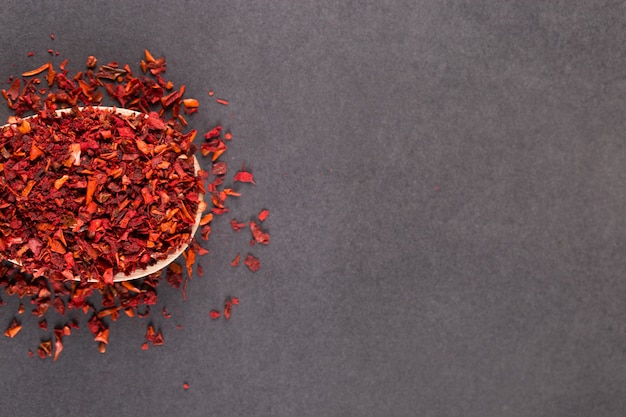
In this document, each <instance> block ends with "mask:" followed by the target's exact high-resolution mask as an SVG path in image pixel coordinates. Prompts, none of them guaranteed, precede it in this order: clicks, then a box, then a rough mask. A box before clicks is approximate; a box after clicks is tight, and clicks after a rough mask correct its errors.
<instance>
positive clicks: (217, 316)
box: [209, 310, 222, 320]
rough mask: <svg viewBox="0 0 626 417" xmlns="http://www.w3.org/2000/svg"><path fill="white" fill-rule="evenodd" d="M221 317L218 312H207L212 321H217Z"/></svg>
mask: <svg viewBox="0 0 626 417" xmlns="http://www.w3.org/2000/svg"><path fill="white" fill-rule="evenodd" d="M221 315H222V313H220V312H219V311H217V310H211V311H210V312H209V316H210V317H211V318H212V319H213V320H217V319H219V318H220V316H221Z"/></svg>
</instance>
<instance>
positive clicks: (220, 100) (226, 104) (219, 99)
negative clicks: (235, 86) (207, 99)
mask: <svg viewBox="0 0 626 417" xmlns="http://www.w3.org/2000/svg"><path fill="white" fill-rule="evenodd" d="M215 101H216V102H218V103H219V104H221V105H222V106H228V100H224V99H222V98H218V99H215Z"/></svg>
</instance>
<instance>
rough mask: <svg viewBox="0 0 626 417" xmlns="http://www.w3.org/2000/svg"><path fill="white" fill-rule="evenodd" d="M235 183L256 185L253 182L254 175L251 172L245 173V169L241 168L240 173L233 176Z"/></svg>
mask: <svg viewBox="0 0 626 417" xmlns="http://www.w3.org/2000/svg"><path fill="white" fill-rule="evenodd" d="M233 180H234V181H235V182H247V183H251V184H254V185H256V182H255V181H254V175H253V174H252V173H251V172H248V171H246V169H245V167H244V166H243V164H242V166H241V171H239V172H237V173H236V174H235V178H234V179H233Z"/></svg>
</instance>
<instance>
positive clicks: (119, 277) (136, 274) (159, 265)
mask: <svg viewBox="0 0 626 417" xmlns="http://www.w3.org/2000/svg"><path fill="white" fill-rule="evenodd" d="M83 108H84V107H79V108H78V110H79V111H80V110H82V109H83ZM92 108H93V109H96V110H103V111H108V112H112V113H115V114H118V115H120V116H123V117H128V116H140V115H142V114H143V113H141V112H138V111H134V110H128V109H124V108H117V107H106V106H93V107H92ZM71 111H72V109H69V108H68V109H60V110H56V111H55V114H56V115H57V116H58V115H61V114H66V113H70V112H71ZM143 115H144V116H145V117H146V118H147V117H148V115H146V114H143ZM35 117H37V115H33V116H28V117H24V118H22V120H28V119H32V118H35ZM5 126H7V125H4V126H1V127H0V128H4V127H5ZM192 158H193V163H194V169H195V173H196V174H198V172H199V170H200V164H199V163H198V160H197V158H196V157H195V156H192ZM198 197H199V200H200V201H202V200H203V198H204V195H202V194H200V195H199V196H198ZM201 206H202V205H199V207H198V212H197V213H196V216H195V222H194V224H193V226H192V228H191V234H190V239H189V241H188V242H184V243H182V244H181V245H180V246H179V247H178V248H177V249H176V250H174V251H172V252H171V253H170V254H168V256H167V257H166V258H164V259H161V260H157V262H156V263H154V264H153V265H149V266H147V267H146V268H145V269H139V268H138V269H136V270H135V271H133V272H132V273H130V274H128V275H126V274H125V273H123V272H120V273H118V274H116V275H114V276H113V281H114V282H120V281H130V280H134V279H138V278H143V277H145V276H148V275H150V274H153V273H156V272H158V271H160V270H162V269H163V268H165V267H167V266H168V265H169V264H170V263H172V262H173V261H175V260H176V259H177V258H178V257H179V256H180V255H181V254H182V253H183V252H184V251H185V250H186V249H187V248H188V247H189V244H190V243H191V239H192V238H193V236H194V235H195V234H196V231H197V230H198V226H199V225H200V219H201V218H202V207H201ZM8 261H9V262H12V263H14V264H16V265H20V262H19V261H17V260H14V259H8ZM74 279H75V280H77V281H80V277H75V278H74ZM89 281H90V282H97V280H94V279H91V280H89Z"/></svg>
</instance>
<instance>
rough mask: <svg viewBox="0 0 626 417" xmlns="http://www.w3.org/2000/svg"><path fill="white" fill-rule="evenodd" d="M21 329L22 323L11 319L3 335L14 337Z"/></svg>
mask: <svg viewBox="0 0 626 417" xmlns="http://www.w3.org/2000/svg"><path fill="white" fill-rule="evenodd" d="M20 330H22V325H21V324H20V323H19V322H18V321H17V319H13V321H12V322H11V324H9V327H8V328H7V329H6V330H5V331H4V335H5V336H7V337H10V338H11V339H12V338H14V337H15V336H16V335H17V334H18V333H19V332H20Z"/></svg>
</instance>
